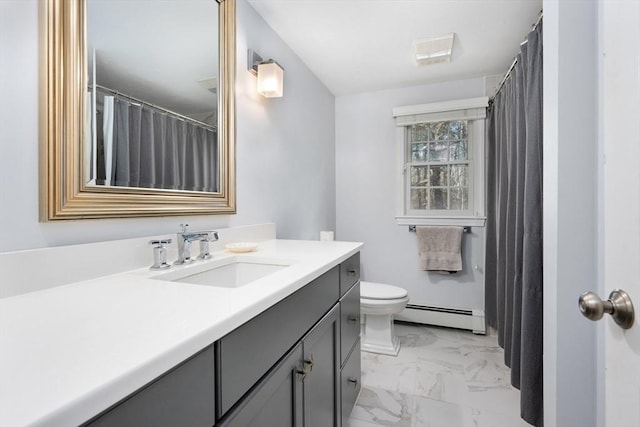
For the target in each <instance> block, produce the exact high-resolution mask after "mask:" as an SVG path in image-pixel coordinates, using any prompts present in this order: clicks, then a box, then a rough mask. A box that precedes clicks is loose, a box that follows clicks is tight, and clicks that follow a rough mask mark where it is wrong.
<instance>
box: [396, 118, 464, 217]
mask: <svg viewBox="0 0 640 427" xmlns="http://www.w3.org/2000/svg"><path fill="white" fill-rule="evenodd" d="M405 134H406V135H407V148H406V150H405V151H406V153H407V159H406V168H407V169H409V171H408V172H409V173H408V174H407V173H406V171H405V174H406V175H407V180H408V181H409V182H408V183H407V187H408V189H409V197H408V200H409V209H408V210H409V211H460V212H466V211H469V198H470V197H471V198H472V197H473V187H472V186H470V176H471V174H472V167H473V164H472V163H471V156H470V155H469V154H470V153H469V138H468V136H469V131H468V122H467V120H456V121H441V122H432V123H419V124H415V125H410V126H408V129H407V130H406V132H405Z"/></svg>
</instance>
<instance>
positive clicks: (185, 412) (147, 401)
mask: <svg viewBox="0 0 640 427" xmlns="http://www.w3.org/2000/svg"><path fill="white" fill-rule="evenodd" d="M213 358H214V352H213V346H209V347H207V348H206V349H204V350H202V351H201V352H199V353H198V354H196V355H195V356H193V357H191V358H190V359H188V360H187V361H185V362H183V363H181V364H180V365H178V366H177V367H175V368H174V369H172V370H170V371H169V372H167V373H165V374H164V375H162V376H161V377H159V378H157V379H156V380H154V381H153V382H151V383H150V384H148V385H146V386H145V387H143V388H142V389H140V390H138V391H137V392H136V393H134V394H132V395H131V396H129V397H127V398H126V399H125V400H123V401H121V402H119V403H118V404H116V405H114V407H113V408H110V409H108V410H106V411H105V412H104V413H102V414H101V415H100V416H98V417H96V418H95V419H93V420H90V421H89V422H88V423H86V424H84V425H85V426H90V427H175V426H181V427H190V426H193V427H199V426H212V425H213V424H214V423H215V418H214V411H213V408H214V406H213V405H214V402H215V395H214V393H215V392H214V384H215V373H214V363H213Z"/></svg>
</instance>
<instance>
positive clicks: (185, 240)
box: [174, 224, 220, 265]
mask: <svg viewBox="0 0 640 427" xmlns="http://www.w3.org/2000/svg"><path fill="white" fill-rule="evenodd" d="M188 226H189V224H180V227H181V231H180V232H179V233H178V259H177V260H176V262H174V264H176V265H181V264H189V263H191V262H193V261H194V259H193V258H191V242H197V241H199V242H200V255H198V256H197V259H207V258H211V254H210V253H209V242H215V241H216V240H218V239H219V238H220V236H219V235H218V232H217V231H198V232H189V231H187V227H188Z"/></svg>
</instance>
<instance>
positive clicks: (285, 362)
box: [217, 306, 340, 427]
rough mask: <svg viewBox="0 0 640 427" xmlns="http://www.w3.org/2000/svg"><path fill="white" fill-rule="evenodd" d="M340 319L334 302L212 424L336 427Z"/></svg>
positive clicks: (338, 402) (337, 418) (266, 426)
mask: <svg viewBox="0 0 640 427" xmlns="http://www.w3.org/2000/svg"><path fill="white" fill-rule="evenodd" d="M339 320H340V318H339V310H338V307H337V306H336V307H334V308H333V309H332V310H331V311H330V312H329V313H327V314H326V315H325V316H324V317H323V318H322V320H321V321H320V322H318V323H317V324H316V325H315V326H314V327H313V329H312V330H311V331H309V333H307V334H306V335H305V336H304V338H303V339H302V340H301V342H299V343H298V344H297V345H296V346H295V347H294V348H293V349H292V350H291V351H289V353H287V355H285V357H284V358H283V359H282V360H281V361H280V362H278V363H277V364H276V366H275V367H274V368H273V369H271V370H270V371H269V373H268V374H267V375H266V376H265V377H264V378H262V379H261V380H260V381H259V382H258V384H256V385H255V386H254V387H253V388H252V390H251V391H250V392H249V394H248V395H247V396H245V397H244V398H243V399H242V400H241V401H240V402H239V404H238V405H237V406H236V407H235V408H234V409H232V410H231V411H230V412H229V413H228V414H227V415H226V416H225V417H224V418H223V419H222V420H221V421H220V422H219V423H218V424H217V425H218V426H219V427H247V426H255V427H289V426H291V427H303V426H304V427H331V426H339V425H340V424H339V423H340V419H339V417H340V401H339V396H340V389H339V387H340V385H339V372H340V366H339V352H338V347H339Z"/></svg>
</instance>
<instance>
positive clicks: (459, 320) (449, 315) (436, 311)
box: [394, 304, 487, 334]
mask: <svg viewBox="0 0 640 427" xmlns="http://www.w3.org/2000/svg"><path fill="white" fill-rule="evenodd" d="M394 319H395V320H400V321H404V322H412V323H421V324H425V325H437V326H445V327H448V328H457V329H468V330H470V331H473V333H474V334H485V333H486V332H487V328H486V325H485V321H484V310H475V309H474V310H469V309H459V308H443V307H429V306H424V305H415V304H407V307H406V308H405V309H404V310H403V311H402V312H400V313H398V314H396V315H395V316H394Z"/></svg>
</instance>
